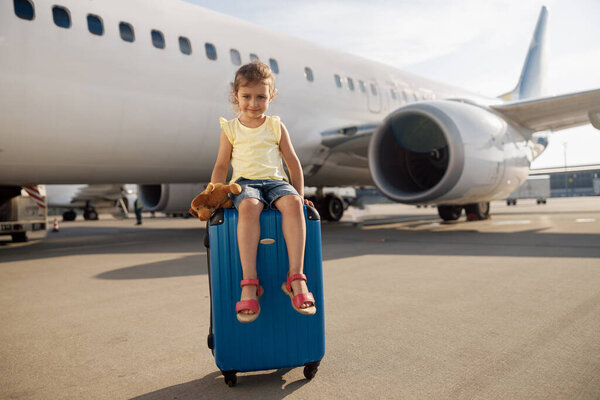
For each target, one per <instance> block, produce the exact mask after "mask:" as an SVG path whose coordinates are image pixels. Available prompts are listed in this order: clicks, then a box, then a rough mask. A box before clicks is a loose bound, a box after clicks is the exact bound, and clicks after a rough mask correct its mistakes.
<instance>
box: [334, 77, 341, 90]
mask: <svg viewBox="0 0 600 400" xmlns="http://www.w3.org/2000/svg"><path fill="white" fill-rule="evenodd" d="M333 77H334V78H335V86H337V87H339V88H341V87H342V78H340V76H339V75H338V74H335V75H334V76H333Z"/></svg>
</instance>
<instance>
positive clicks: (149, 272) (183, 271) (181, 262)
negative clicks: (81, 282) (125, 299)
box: [94, 254, 207, 280]
mask: <svg viewBox="0 0 600 400" xmlns="http://www.w3.org/2000/svg"><path fill="white" fill-rule="evenodd" d="M206 273H207V264H206V254H198V255H193V256H186V257H182V258H178V259H176V260H167V261H159V262H155V263H149V264H142V265H134V266H132V267H126V268H120V269H115V270H112V271H107V272H103V273H101V274H99V275H96V276H95V277H94V278H98V279H110V280H126V279H155V278H171V277H176V276H192V275H205V274H206Z"/></svg>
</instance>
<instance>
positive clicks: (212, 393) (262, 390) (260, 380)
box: [131, 368, 309, 400]
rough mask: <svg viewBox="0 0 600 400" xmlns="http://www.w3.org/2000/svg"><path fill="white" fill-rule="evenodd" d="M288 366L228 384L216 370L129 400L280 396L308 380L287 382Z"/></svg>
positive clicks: (275, 397)
mask: <svg viewBox="0 0 600 400" xmlns="http://www.w3.org/2000/svg"><path fill="white" fill-rule="evenodd" d="M290 370H291V369H290V368H283V369H278V370H276V371H273V372H270V373H254V374H252V375H251V376H245V375H244V374H241V375H240V374H238V377H237V385H236V386H235V387H233V388H230V387H228V386H227V385H226V384H225V381H224V380H223V376H222V375H221V373H220V372H219V371H215V372H211V373H210V374H208V375H206V376H205V377H203V378H200V379H196V380H193V381H190V382H186V383H181V384H178V385H173V386H169V387H166V388H164V389H160V390H157V391H154V392H151V393H147V394H143V395H141V396H137V397H133V398H131V400H163V399H178V400H198V399H223V400H226V399H246V398H247V399H258V398H260V399H283V398H284V397H286V396H289V395H290V394H292V393H293V392H295V391H296V390H298V389H300V388H301V387H302V386H304V385H305V384H307V383H308V382H309V380H307V379H301V380H297V381H293V382H288V381H286V379H284V377H283V376H284V375H285V374H286V373H288V372H289V371H290Z"/></svg>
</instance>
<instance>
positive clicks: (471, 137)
mask: <svg viewBox="0 0 600 400" xmlns="http://www.w3.org/2000/svg"><path fill="white" fill-rule="evenodd" d="M524 133H529V132H525V131H522V130H521V129H520V128H519V127H517V126H514V125H511V124H509V123H507V121H506V120H505V119H503V118H502V117H501V116H499V115H496V114H494V113H493V112H491V111H489V110H486V109H485V108H482V107H479V106H476V105H472V104H468V103H463V102H457V101H444V100H440V101H426V102H419V103H414V104H411V105H408V106H406V107H402V108H400V109H398V110H396V111H395V112H393V113H391V114H390V115H389V116H388V117H387V118H386V119H385V120H384V122H383V123H382V125H381V126H380V127H379V128H378V129H377V131H376V132H375V134H374V135H373V137H372V138H371V142H370V145H369V169H370V172H371V177H372V178H373V181H374V182H375V184H376V185H377V187H378V189H379V190H380V191H381V192H382V193H383V194H385V195H386V196H387V197H389V198H391V199H392V200H394V201H397V202H401V203H407V204H424V203H435V204H468V203H477V202H483V201H490V200H494V199H501V198H504V197H506V196H508V195H509V194H510V193H511V192H512V191H513V190H515V189H516V188H517V187H519V186H520V185H521V184H522V183H523V182H524V181H525V180H526V179H527V175H528V174H529V165H530V162H531V160H532V159H533V154H532V146H533V144H532V143H531V142H528V141H527V140H525V138H524V136H523V134H524Z"/></svg>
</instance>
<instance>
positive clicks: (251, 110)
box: [235, 82, 271, 126]
mask: <svg viewBox="0 0 600 400" xmlns="http://www.w3.org/2000/svg"><path fill="white" fill-rule="evenodd" d="M235 98H236V99H237V101H238V105H239V109H240V112H241V115H240V117H239V119H240V121H241V122H243V123H244V125H247V126H253V125H255V124H258V125H257V126H259V125H260V124H262V122H263V117H264V113H265V112H266V111H267V110H268V109H269V104H270V103H271V87H270V86H269V85H267V84H265V83H262V82H261V83H255V84H251V85H247V86H240V88H239V89H238V91H237V93H236V94H235Z"/></svg>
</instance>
